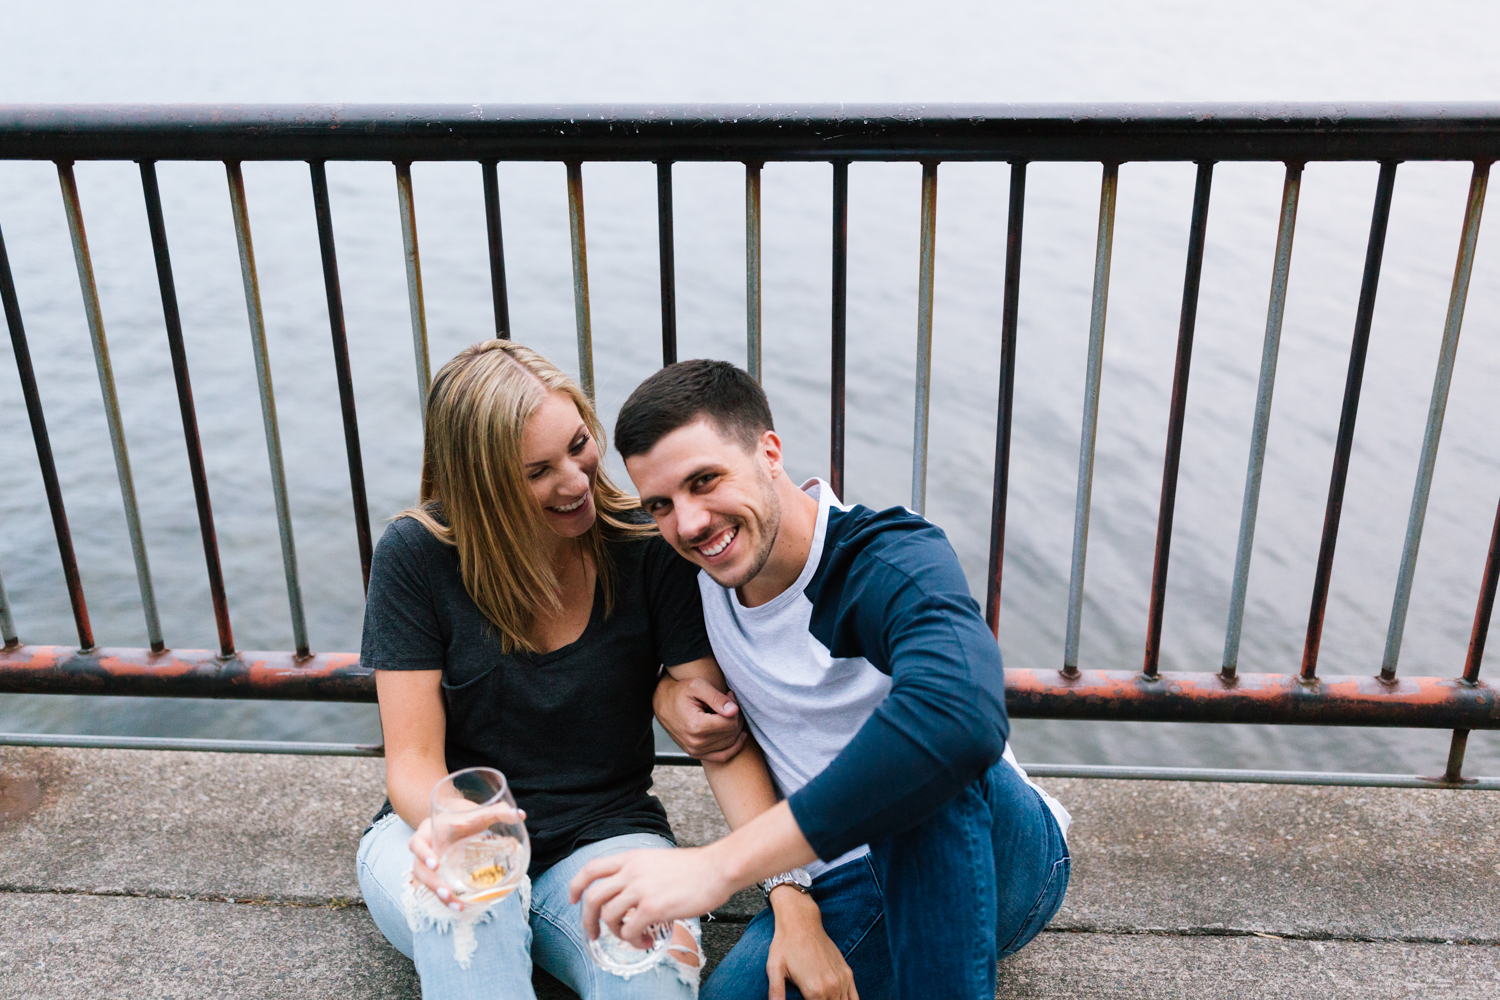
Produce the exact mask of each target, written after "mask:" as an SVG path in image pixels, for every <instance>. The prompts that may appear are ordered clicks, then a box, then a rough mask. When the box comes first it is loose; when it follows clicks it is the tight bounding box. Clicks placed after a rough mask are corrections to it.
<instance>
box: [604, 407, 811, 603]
mask: <svg viewBox="0 0 1500 1000" xmlns="http://www.w3.org/2000/svg"><path fill="white" fill-rule="evenodd" d="M625 468H626V469H627V470H628V471H629V472H630V478H631V481H632V482H634V483H635V487H636V489H637V490H639V491H640V495H641V505H642V506H643V507H645V509H646V510H647V511H648V512H650V514H651V516H652V517H654V518H656V524H657V527H659V528H660V529H661V534H662V537H663V538H665V539H666V540H667V542H668V544H670V545H671V546H672V547H673V548H674V549H676V550H677V551H678V552H679V553H680V554H681V555H682V557H683V558H684V559H687V560H688V561H689V562H691V563H694V564H696V565H698V566H701V567H702V568H703V569H704V570H706V571H707V572H708V575H709V576H711V577H713V579H714V581H715V582H717V583H718V584H719V586H721V587H725V588H728V589H735V588H738V587H743V586H744V585H745V584H746V583H748V582H750V581H751V580H752V579H754V578H755V575H756V574H757V573H759V572H760V571H761V568H762V567H764V566H765V564H766V560H767V559H769V558H770V556H771V546H772V545H773V544H774V543H775V541H776V532H777V530H778V529H779V528H780V527H781V500H780V498H779V497H778V496H777V495H776V488H775V485H774V483H773V476H776V475H782V474H783V473H782V471H781V440H780V439H779V438H778V437H777V436H776V434H775V432H773V431H766V432H765V433H764V434H762V435H761V437H760V440H759V441H757V442H756V445H755V447H754V449H746V448H745V446H744V445H742V444H740V443H739V442H738V441H736V440H734V439H732V438H728V437H725V436H723V435H722V434H720V433H719V429H718V428H717V427H716V426H714V424H713V422H712V421H710V420H708V419H707V418H704V419H701V420H698V421H695V422H693V423H691V424H687V425H686V426H683V427H679V428H677V430H675V431H673V432H672V433H670V434H668V435H666V436H665V437H663V438H662V439H661V440H660V441H658V442H657V443H656V447H654V448H652V449H651V450H650V451H648V452H646V453H645V454H644V455H635V456H632V457H631V458H628V459H626V461H625Z"/></svg>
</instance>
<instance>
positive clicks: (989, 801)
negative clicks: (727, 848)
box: [703, 761, 1071, 1000]
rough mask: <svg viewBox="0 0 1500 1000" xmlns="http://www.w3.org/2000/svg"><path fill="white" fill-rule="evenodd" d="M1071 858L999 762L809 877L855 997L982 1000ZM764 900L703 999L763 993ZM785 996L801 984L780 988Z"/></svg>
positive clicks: (1029, 795) (1024, 788)
mask: <svg viewBox="0 0 1500 1000" xmlns="http://www.w3.org/2000/svg"><path fill="white" fill-rule="evenodd" d="M1070 871H1071V859H1070V857H1069V855H1068V846H1067V843H1066V842H1065V841H1064V840H1063V835H1062V831H1061V830H1060V829H1059V828H1058V825H1057V820H1056V819H1054V818H1053V816H1052V812H1051V810H1049V809H1048V808H1047V806H1046V803H1044V802H1043V801H1042V798H1041V796H1040V795H1038V794H1037V793H1036V791H1035V790H1034V789H1032V788H1031V787H1030V786H1029V785H1027V784H1026V782H1025V781H1023V780H1022V779H1021V776H1020V775H1019V774H1017V773H1016V771H1015V769H1014V768H1012V767H1011V766H1010V765H1008V764H1006V763H1005V762H1004V761H1000V762H998V763H996V764H995V766H994V767H992V768H990V769H989V771H987V772H985V774H984V776H983V777H981V778H980V779H979V780H978V781H976V782H974V783H973V784H972V785H970V786H969V787H968V788H966V789H964V790H963V792H961V793H960V794H959V795H957V796H955V797H954V798H953V799H952V800H950V801H949V802H948V804H947V805H945V806H944V807H943V808H942V809H940V810H938V812H937V813H935V814H934V815H933V816H931V817H929V818H928V819H927V821H926V822H924V823H922V824H920V825H918V826H916V827H914V828H912V829H911V830H908V831H906V832H905V833H902V834H899V835H897V836H895V837H892V838H890V839H888V840H884V841H880V842H878V843H874V844H871V845H870V854H869V856H868V857H867V858H861V859H858V860H856V861H851V862H849V863H848V864H844V865H840V866H839V867H838V868H835V869H833V870H832V871H829V872H825V873H824V874H823V876H822V877H820V878H819V879H818V880H817V881H815V882H814V883H813V895H814V897H815V898H816V899H817V900H818V906H819V907H820V908H821V909H822V911H823V924H824V929H825V930H827V931H828V935H829V937H830V938H832V939H833V941H834V943H835V944H836V945H838V947H839V950H840V951H842V952H843V953H844V958H845V961H847V962H848V963H849V967H850V968H851V969H852V970H853V972H854V983H855V986H856V987H857V988H858V990H859V995H860V998H861V1000H884V998H891V997H900V998H902V1000H918V998H926V997H942V998H949V997H952V998H972V1000H979V998H983V1000H991V998H993V997H994V995H995V963H996V961H997V960H999V959H1001V958H1004V957H1005V956H1007V955H1010V954H1012V953H1013V952H1016V951H1018V950H1020V948H1021V947H1022V946H1023V945H1025V944H1026V943H1027V942H1028V941H1030V940H1031V939H1032V938H1033V937H1035V936H1036V935H1037V934H1038V933H1039V932H1040V931H1041V929H1042V928H1043V927H1046V926H1047V923H1048V921H1050V920H1051V919H1052V917H1053V915H1054V914H1056V913H1057V909H1058V907H1059V906H1061V905H1062V900H1063V894H1064V893H1065V892H1066V891H1067V887H1068V876H1069V874H1070ZM774 932H775V917H774V915H773V914H772V913H771V911H770V909H769V908H767V909H766V910H763V911H761V912H760V913H758V914H756V916H755V918H754V919H752V920H751V921H750V924H749V926H747V927H746V928H745V935H744V937H743V938H741V939H740V942H739V944H737V945H735V947H734V949H733V950H732V951H730V953H729V954H728V955H727V956H725V958H724V961H723V962H721V963H720V964H719V967H718V968H717V969H715V970H714V974H713V975H712V976H711V977H710V978H709V980H708V982H707V983H706V984H705V986H704V994H703V996H704V1000H749V998H751V997H756V998H763V997H765V995H766V986H767V980H766V968H765V966H766V955H767V953H768V951H769V949H770V946H771V937H772V935H773V933H774ZM787 996H788V997H798V998H799V1000H800V994H799V993H798V992H796V991H795V990H794V989H792V988H791V987H790V984H789V986H788V989H787Z"/></svg>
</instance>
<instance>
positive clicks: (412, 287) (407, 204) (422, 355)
mask: <svg viewBox="0 0 1500 1000" xmlns="http://www.w3.org/2000/svg"><path fill="white" fill-rule="evenodd" d="M396 202H397V204H398V205H399V207H400V209H401V244H402V247H403V249H404V250H405V251H406V299H407V304H408V306H409V307H410V309H411V344H412V351H413V353H414V354H415V356H416V361H417V405H418V408H419V410H420V412H421V414H422V417H423V419H424V420H425V419H426V416H427V387H428V386H430V385H431V384H432V362H431V361H430V360H429V358H428V353H427V304H426V300H425V299H424V297H423V295H422V255H421V252H420V251H419V250H418V249H417V201H416V195H415V193H414V192H413V191H412V185H411V161H410V160H403V161H401V162H398V163H397V164H396Z"/></svg>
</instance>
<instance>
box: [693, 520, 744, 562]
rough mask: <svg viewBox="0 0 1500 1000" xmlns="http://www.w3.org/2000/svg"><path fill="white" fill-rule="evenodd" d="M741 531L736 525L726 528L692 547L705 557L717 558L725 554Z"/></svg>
mask: <svg viewBox="0 0 1500 1000" xmlns="http://www.w3.org/2000/svg"><path fill="white" fill-rule="evenodd" d="M739 533H740V529H739V528H738V527H736V526H731V527H728V528H725V529H724V530H723V531H720V532H718V533H717V534H715V535H713V536H712V537H710V538H709V539H708V541H706V542H704V543H703V544H701V545H694V546H692V549H693V551H694V552H696V553H698V554H699V555H701V556H703V557H704V558H705V559H714V558H717V557H718V556H721V555H723V554H724V551H725V550H726V549H728V548H729V545H730V543H731V542H733V541H734V539H735V536H737V535H738V534H739Z"/></svg>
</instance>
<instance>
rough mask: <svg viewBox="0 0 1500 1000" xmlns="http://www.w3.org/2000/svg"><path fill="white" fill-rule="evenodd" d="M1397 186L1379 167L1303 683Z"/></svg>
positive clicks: (1390, 170) (1340, 504) (1328, 569)
mask: <svg viewBox="0 0 1500 1000" xmlns="http://www.w3.org/2000/svg"><path fill="white" fill-rule="evenodd" d="M1395 186H1396V164H1395V163H1394V162H1393V161H1386V162H1384V163H1382V164H1381V165H1380V179H1379V180H1378V181H1377V182H1376V184H1375V208H1374V210H1373V212H1372V213H1371V218H1370V242H1369V245H1368V246H1367V247H1366V249H1365V271H1364V277H1363V279H1362V280H1361V281H1360V287H1359V306H1358V308H1357V309H1356V310H1355V316H1354V340H1353V343H1352V344H1351V345H1350V347H1349V372H1348V375H1347V376H1346V377H1345V379H1344V404H1343V408H1342V410H1341V412H1340V414H1339V431H1338V438H1337V440H1336V441H1335V443H1334V448H1333V473H1332V475H1331V476H1330V477H1329V484H1328V506H1327V508H1326V509H1325V510H1324V513H1323V539H1322V542H1321V543H1320V544H1319V546H1318V565H1317V569H1316V571H1315V573H1314V575H1313V594H1312V610H1311V612H1310V613H1309V614H1308V616H1307V641H1306V643H1305V644H1304V645H1303V647H1302V679H1303V680H1304V681H1308V682H1311V681H1312V680H1314V679H1315V678H1316V677H1317V673H1318V650H1319V647H1320V646H1321V645H1322V642H1323V615H1324V613H1325V612H1326V611H1327V609H1328V584H1329V581H1330V579H1331V578H1332V576H1333V549H1334V545H1335V544H1336V543H1337V542H1338V537H1339V517H1340V516H1341V515H1342V514H1343V510H1344V486H1345V484H1346V483H1347V482H1348V480H1349V452H1350V450H1351V449H1352V448H1353V447H1354V420H1355V417H1357V416H1358V415H1359V391H1360V386H1361V385H1362V384H1363V382H1364V377H1365V355H1366V354H1367V353H1368V352H1369V349H1370V324H1371V323H1372V322H1373V320H1374V318H1375V290H1376V288H1377V287H1378V286H1379V284H1380V260H1381V257H1382V255H1383V254H1384V253H1385V230H1386V225H1387V224H1388V223H1389V222H1390V220H1391V192H1392V191H1393V190H1394V189H1395Z"/></svg>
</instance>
